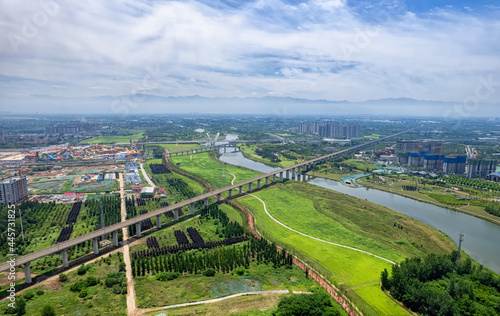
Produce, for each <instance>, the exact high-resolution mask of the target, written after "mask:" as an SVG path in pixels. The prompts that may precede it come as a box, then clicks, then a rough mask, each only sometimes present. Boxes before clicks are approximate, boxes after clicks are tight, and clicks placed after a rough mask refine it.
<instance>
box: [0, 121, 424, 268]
mask: <svg viewBox="0 0 500 316" xmlns="http://www.w3.org/2000/svg"><path fill="white" fill-rule="evenodd" d="M414 129H415V128H413V129H409V130H406V131H403V132H399V133H397V134H394V135H391V136H387V137H384V138H381V139H377V140H374V141H370V142H367V143H364V144H361V145H357V146H354V147H351V148H348V149H344V150H340V151H338V152H335V153H331V154H328V155H325V156H322V157H318V158H314V159H311V160H308V161H304V162H301V163H298V164H296V165H293V166H290V167H286V168H283V169H279V170H276V171H272V172H270V173H267V174H262V175H259V176H257V177H255V178H252V179H249V180H245V181H241V182H239V183H236V184H233V185H230V186H227V187H224V188H221V189H217V190H214V191H211V192H208V193H204V194H201V195H199V196H196V197H194V198H191V199H188V200H184V201H181V202H178V203H176V204H172V205H169V206H166V207H163V208H160V209H157V210H154V211H151V212H149V213H146V214H142V215H139V216H137V217H134V218H131V219H128V220H126V221H122V222H119V223H116V224H113V225H111V226H108V227H105V228H103V229H99V230H96V231H93V232H90V233H87V234H85V235H81V236H78V237H75V238H72V239H69V240H67V241H64V242H62V243H59V244H56V245H53V246H50V247H47V248H44V249H41V250H38V251H36V252H32V253H29V254H27V255H24V256H21V257H18V258H16V262H15V266H19V265H22V264H25V263H28V262H31V261H33V260H36V259H38V258H42V257H45V256H47V255H50V254H55V253H59V252H61V250H64V249H68V248H70V247H73V246H76V245H78V244H80V243H83V242H85V241H87V240H91V239H94V238H98V237H100V236H102V235H103V234H107V233H111V232H114V231H117V230H119V229H122V228H126V227H127V226H130V225H135V224H137V223H140V222H142V221H143V220H146V219H148V218H152V217H154V216H156V215H161V214H164V213H166V212H168V211H175V210H177V209H180V208H182V207H189V206H190V205H191V204H192V203H196V202H198V201H204V200H205V199H209V198H210V197H213V196H217V195H218V194H222V193H224V192H227V191H229V190H233V189H237V188H239V187H242V186H244V185H248V184H250V183H252V182H257V181H260V180H262V179H265V178H269V177H270V178H271V180H272V177H273V176H275V175H276V176H279V175H280V174H283V173H284V172H286V171H291V170H292V169H295V168H298V167H301V168H303V167H304V166H306V165H309V164H312V163H314V164H315V163H323V162H325V161H326V160H327V159H331V158H337V157H341V156H343V155H346V154H350V153H353V152H355V151H357V150H360V149H363V148H366V147H370V146H372V145H375V144H378V143H379V142H382V141H385V140H388V139H390V138H392V137H395V136H398V135H401V134H403V133H407V132H410V131H412V130H414ZM277 178H278V177H277ZM9 268H10V264H9V263H8V262H3V263H1V264H0V272H1V271H5V270H7V269H9Z"/></svg>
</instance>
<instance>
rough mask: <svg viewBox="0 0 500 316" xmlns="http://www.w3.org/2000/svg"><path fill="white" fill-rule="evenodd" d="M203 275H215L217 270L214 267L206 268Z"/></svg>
mask: <svg viewBox="0 0 500 316" xmlns="http://www.w3.org/2000/svg"><path fill="white" fill-rule="evenodd" d="M203 275H204V276H207V277H213V276H214V275H215V270H214V269H206V270H205V271H203Z"/></svg>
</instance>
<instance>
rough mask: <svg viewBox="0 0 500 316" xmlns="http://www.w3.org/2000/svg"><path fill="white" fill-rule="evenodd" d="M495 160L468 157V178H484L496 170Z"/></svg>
mask: <svg viewBox="0 0 500 316" xmlns="http://www.w3.org/2000/svg"><path fill="white" fill-rule="evenodd" d="M497 163H498V162H497V161H496V160H486V159H469V160H468V161H467V177H468V178H486V177H487V176H488V175H489V174H490V173H493V172H495V171H496V168H497Z"/></svg>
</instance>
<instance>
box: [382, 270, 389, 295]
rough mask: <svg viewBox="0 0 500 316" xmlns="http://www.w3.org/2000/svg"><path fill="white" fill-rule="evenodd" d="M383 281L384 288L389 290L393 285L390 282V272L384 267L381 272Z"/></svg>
mask: <svg viewBox="0 0 500 316" xmlns="http://www.w3.org/2000/svg"><path fill="white" fill-rule="evenodd" d="M381 283H382V290H388V289H389V288H390V287H391V283H390V282H389V272H388V271H387V269H384V271H382V273H381Z"/></svg>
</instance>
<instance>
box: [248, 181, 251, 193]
mask: <svg viewBox="0 0 500 316" xmlns="http://www.w3.org/2000/svg"><path fill="white" fill-rule="evenodd" d="M248 192H252V182H250V183H249V184H248Z"/></svg>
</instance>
